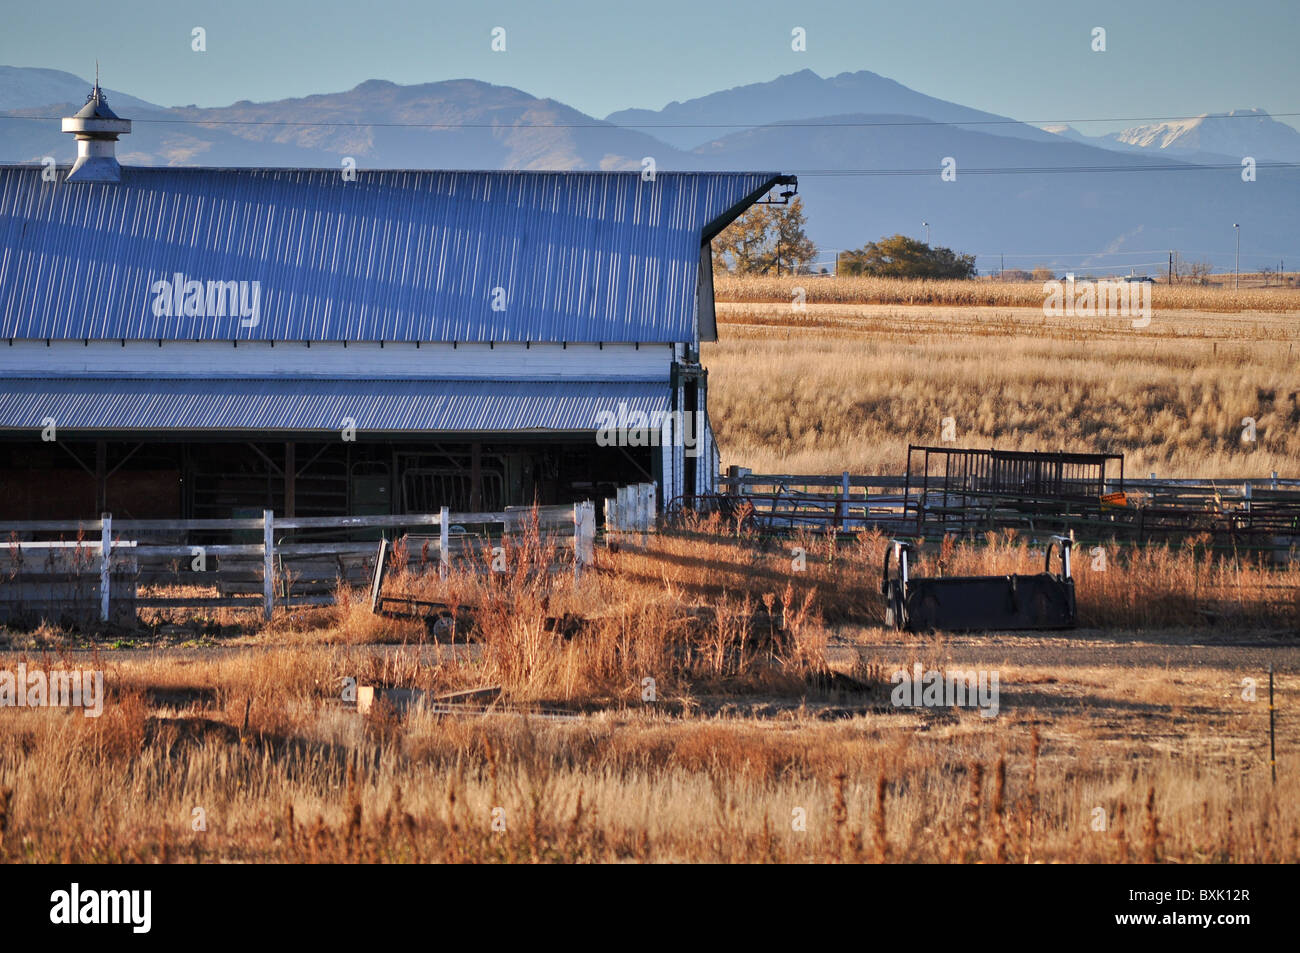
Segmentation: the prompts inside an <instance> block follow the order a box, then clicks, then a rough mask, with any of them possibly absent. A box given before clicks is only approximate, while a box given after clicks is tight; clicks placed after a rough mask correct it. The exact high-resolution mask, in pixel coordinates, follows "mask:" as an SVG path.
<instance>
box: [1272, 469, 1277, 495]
mask: <svg viewBox="0 0 1300 953" xmlns="http://www.w3.org/2000/svg"><path fill="white" fill-rule="evenodd" d="M1273 489H1275V490H1276V489H1277V471H1276V470H1274V471H1273Z"/></svg>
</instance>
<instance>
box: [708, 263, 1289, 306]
mask: <svg viewBox="0 0 1300 953" xmlns="http://www.w3.org/2000/svg"><path fill="white" fill-rule="evenodd" d="M1296 281H1297V279H1296V276H1295V275H1291V276H1289V277H1288V279H1287V282H1286V283H1285V284H1278V285H1273V286H1267V287H1265V286H1261V285H1262V282H1261V280H1260V278H1259V276H1258V275H1242V276H1241V282H1240V284H1241V287H1240V288H1236V289H1234V288H1233V287H1232V283H1233V278H1232V275H1226V276H1225V275H1216V276H1214V282H1215V283H1213V284H1205V285H1199V284H1178V283H1175V284H1172V285H1170V284H1164V283H1162V282H1157V283H1153V284H1152V286H1151V306H1152V308H1153V309H1155V310H1157V311H1214V312H1220V313H1222V312H1239V311H1271V312H1285V311H1291V312H1294V311H1300V285H1297V283H1296ZM796 287H798V288H803V289H804V298H805V300H806V301H807V302H808V303H810V304H899V305H908V306H912V305H939V306H945V307H993V308H1041V307H1042V306H1043V297H1044V293H1043V282H1041V281H994V280H992V279H987V278H981V279H972V280H964V281H957V280H951V281H949V280H942V281H940V280H930V279H907V278H866V277H860V278H855V277H841V278H834V277H821V276H816V275H807V276H798V277H789V278H775V277H763V276H756V275H736V274H730V273H726V272H715V273H714V277H713V290H714V297H715V298H716V299H717V300H718V301H735V302H774V301H775V302H790V301H792V300H793V299H794V289H795V288H796Z"/></svg>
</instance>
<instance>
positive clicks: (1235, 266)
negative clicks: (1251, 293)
mask: <svg viewBox="0 0 1300 953" xmlns="http://www.w3.org/2000/svg"><path fill="white" fill-rule="evenodd" d="M1232 227H1233V228H1235V229H1236V230H1237V257H1236V258H1234V259H1233V262H1232V290H1233V291H1236V290H1237V289H1238V288H1239V287H1241V226H1240V225H1238V224H1237V223H1236V222H1233V223H1232Z"/></svg>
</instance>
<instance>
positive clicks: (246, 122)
mask: <svg viewBox="0 0 1300 953" xmlns="http://www.w3.org/2000/svg"><path fill="white" fill-rule="evenodd" d="M215 108H222V107H215ZM1267 115H1268V116H1269V117H1271V118H1277V117H1279V116H1283V117H1288V118H1290V117H1295V116H1300V112H1284V113H1268V114H1267ZM1259 118H1261V117H1260V116H1257V115H1250V114H1243V115H1240V116H1128V117H1125V116H1113V117H1109V118H1095V119H943V120H929V119H914V120H898V121H892V120H891V121H889V122H874V121H872V122H859V121H852V122H849V121H845V122H811V121H803V120H781V119H774V120H764V121H759V122H750V123H740V122H625V123H611V122H605V121H604V120H600V119H597V120H594V121H591V122H368V121H365V120H355V121H350V122H343V121H329V120H307V119H191V118H170V119H133V120H131V121H132V122H137V123H156V124H167V123H178V124H189V125H196V126H331V127H341V128H355V129H364V128H367V127H372V128H384V129H502V128H528V129H759V128H782V127H784V128H790V129H818V128H823V127H824V128H836V127H843V128H854V129H872V128H881V127H889V126H1037V125H1081V124H1083V123H1093V122H1186V121H1188V120H1192V119H1259ZM0 119H29V120H33V121H38V122H60V121H62V119H63V117H62V116H0ZM1040 131H1042V130H1040Z"/></svg>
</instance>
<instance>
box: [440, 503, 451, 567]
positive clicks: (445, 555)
mask: <svg viewBox="0 0 1300 953" xmlns="http://www.w3.org/2000/svg"><path fill="white" fill-rule="evenodd" d="M450 523H451V510H449V509H448V508H447V507H445V506H444V507H443V508H442V509H440V510H438V575H439V577H441V578H442V579H446V578H447V573H448V572H449V571H450V570H451V549H450V544H451V541H450V538H449V534H450Z"/></svg>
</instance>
